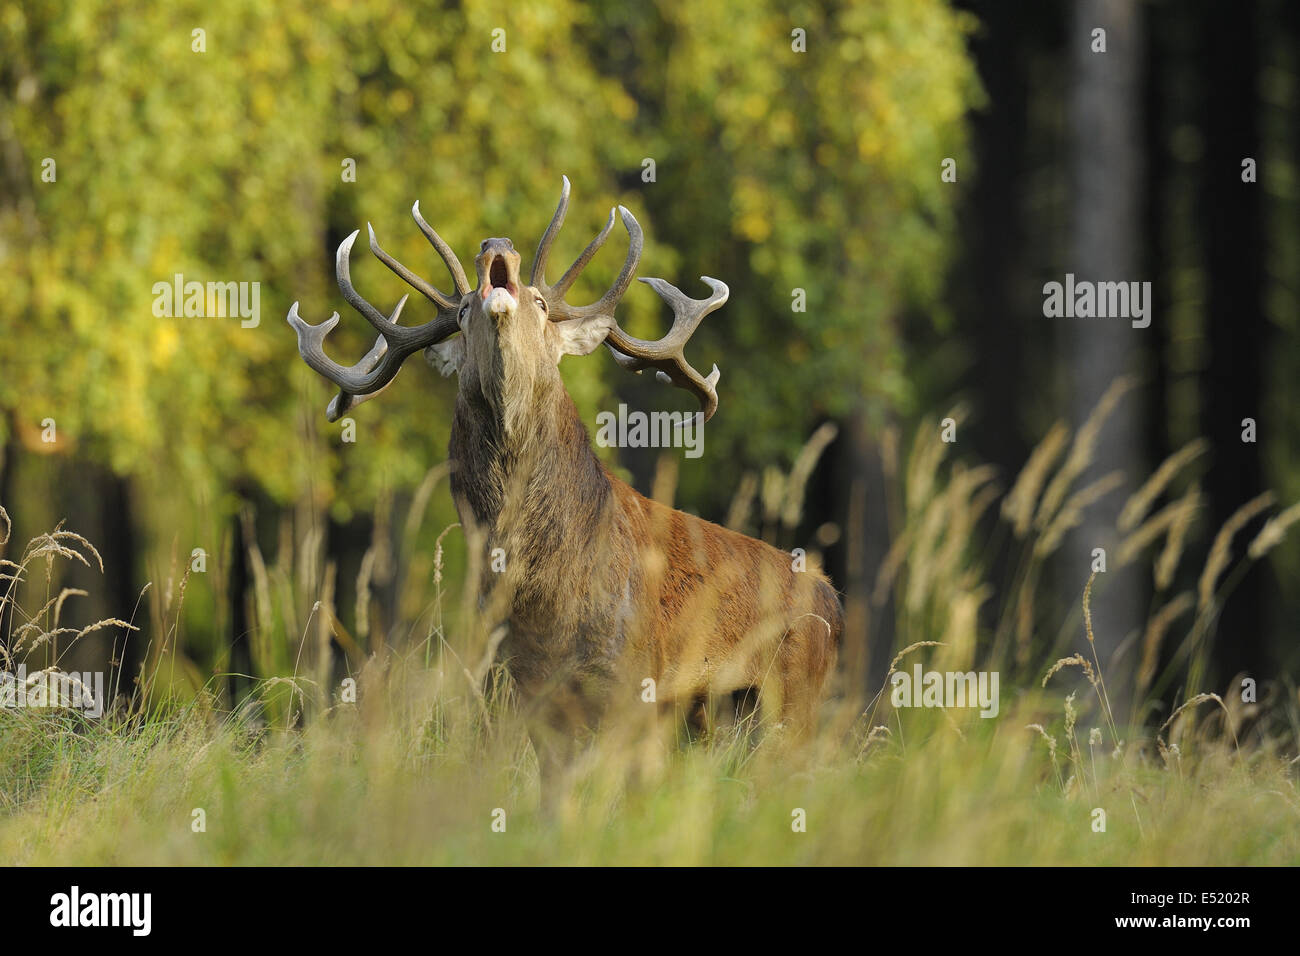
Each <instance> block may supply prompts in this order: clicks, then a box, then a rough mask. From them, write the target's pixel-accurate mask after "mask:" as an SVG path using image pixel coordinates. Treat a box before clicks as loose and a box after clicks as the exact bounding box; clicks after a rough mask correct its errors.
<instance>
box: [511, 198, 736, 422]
mask: <svg viewBox="0 0 1300 956" xmlns="http://www.w3.org/2000/svg"><path fill="white" fill-rule="evenodd" d="M563 180H564V185H563V187H562V188H561V190H560V203H559V205H558V206H557V207H556V209H555V215H554V216H553V217H551V222H550V225H548V226H547V227H546V232H544V233H543V234H542V239H541V241H540V242H539V243H538V244H537V255H536V256H535V257H534V260H533V271H532V276H531V278H530V280H529V283H530V284H531V285H532V286H534V287H535V288H536V289H538V291H540V292H541V293H542V295H543V296H544V297H545V299H546V301H547V307H548V311H549V314H550V318H551V321H552V322H562V321H565V320H567V319H575V318H581V319H594V318H598V317H602V316H604V317H607V318H608V319H609V321H610V323H611V325H612V328H611V329H610V331H609V335H608V337H607V338H606V339H605V345H606V347H608V348H609V350H610V352H611V353H612V354H613V356H614V359H615V361H617V362H618V364H619V365H621V366H622V367H623V368H625V369H628V370H629V371H633V372H640V371H641V370H642V369H646V368H653V369H655V370H656V371H655V377H656V378H657V379H659V381H661V382H664V383H665V384H671V385H676V386H677V387H678V388H683V389H686V390H687V391H688V392H691V393H692V394H693V395H695V396H696V397H697V398H698V399H699V400H700V406H701V409H702V411H701V414H702V415H703V417H704V420H705V421H708V420H709V419H710V418H712V417H713V413H714V412H716V411H717V410H718V393H717V391H716V386H717V384H718V378H719V377H720V376H721V372H719V371H718V367H717V366H716V365H714V366H713V371H712V372H710V373H709V375H708V376H707V377H706V376H704V375H701V374H700V373H699V372H697V371H696V370H695V369H694V368H692V367H691V364H690V363H689V362H687V361H686V355H685V347H686V343H687V342H688V341H689V340H690V337H691V336H692V335H693V334H694V332H695V330H696V328H697V327H698V326H699V324H700V321H701V320H702V319H703V318H704V317H705V316H706V315H708V314H709V313H710V312H712V311H714V310H715V309H717V308H719V307H720V306H722V304H723V303H725V302H726V301H727V295H728V289H727V286H726V284H725V283H722V282H719V281H718V280H717V279H710V278H709V277H708V276H704V277H703V279H704V281H705V282H706V283H708V284H709V286H710V287H711V288H712V289H713V294H712V295H711V296H709V298H707V299H692V298H690V297H689V296H687V295H685V294H683V293H682V291H681V290H680V289H678V288H676V287H675V286H673V285H670V284H669V283H667V282H665V281H664V280H663V279H642V280H641V281H642V282H645V283H648V284H650V285H651V286H653V287H654V289H655V291H656V292H658V293H659V295H660V296H661V297H663V299H664V300H665V301H666V302H667V303H668V304H669V305H670V306H671V307H672V309H673V326H672V328H671V329H669V331H668V334H667V335H665V336H664V337H663V338H662V339H658V340H657V341H653V342H651V341H646V340H645V339H638V338H634V337H633V336H630V335H628V334H627V333H626V332H624V331H623V330H622V329H621V328H619V325H618V322H617V320H616V319H615V318H614V310H615V309H616V308H617V307H618V304H619V302H620V301H621V300H622V298H623V295H624V293H626V292H627V289H628V286H630V285H631V284H632V278H633V276H634V275H635V273H636V267H637V265H638V263H639V262H640V260H641V249H642V246H643V245H644V236H643V234H642V232H641V225H640V223H638V222H637V221H636V217H635V216H633V215H632V213H631V212H629V211H628V210H627V209H626V208H625V207H623V206H619V207H618V210H617V211H618V213H619V215H620V216H621V217H622V219H623V225H624V227H625V228H626V229H627V233H628V250H627V259H626V260H625V261H624V263H623V269H622V271H620V272H619V274H618V278H617V279H615V280H614V284H613V285H612V286H611V287H610V288H609V290H608V291H607V292H606V293H605V294H604V295H602V296H601V297H600V298H599V299H598V300H597V301H595V302H593V303H592V304H591V305H583V306H575V305H570V304H569V303H567V302H565V301H564V296H565V293H567V292H568V291H569V289H570V287H571V286H572V285H573V283H574V281H575V280H576V279H577V278H578V276H579V275H580V274H581V273H582V270H583V269H585V268H586V267H587V263H589V262H590V261H591V259H592V257H593V256H594V255H595V254H596V253H597V252H598V251H599V250H600V248H601V246H603V245H604V244H605V240H606V239H608V238H609V233H610V230H611V229H613V228H614V212H615V211H614V210H612V209H611V210H610V213H609V221H608V222H606V223H605V228H604V229H602V230H601V231H600V234H599V235H597V236H596V238H595V239H593V240H591V242H590V243H588V244H587V248H586V249H584V250H582V254H581V255H580V256H578V258H577V259H575V260H574V261H573V265H571V266H569V268H568V269H566V270H565V272H564V275H563V276H561V277H560V281H559V282H557V283H556V284H555V285H553V286H551V285H547V284H546V261H547V259H548V258H549V256H550V252H551V243H552V242H554V241H555V237H556V235H557V234H558V233H559V231H560V227H561V226H562V225H564V215H565V213H566V212H568V209H569V178H568V177H567V176H565V177H563Z"/></svg>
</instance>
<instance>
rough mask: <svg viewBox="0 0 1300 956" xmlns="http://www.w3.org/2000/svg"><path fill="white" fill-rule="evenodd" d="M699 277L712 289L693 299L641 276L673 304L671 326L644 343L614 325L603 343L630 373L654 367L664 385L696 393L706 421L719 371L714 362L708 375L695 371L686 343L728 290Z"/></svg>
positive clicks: (715, 397) (710, 414)
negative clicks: (655, 338)
mask: <svg viewBox="0 0 1300 956" xmlns="http://www.w3.org/2000/svg"><path fill="white" fill-rule="evenodd" d="M700 278H701V279H703V280H704V281H705V282H706V283H707V284H708V286H709V288H711V289H712V290H713V295H711V296H709V297H708V298H707V299H692V298H691V297H690V296H688V295H686V294H685V293H684V292H682V290H681V289H679V288H677V287H676V286H675V285H671V284H669V283H667V282H665V281H664V280H663V279H642V280H641V281H642V282H644V283H646V284H648V285H651V286H653V287H654V290H655V291H656V292H658V293H659V295H660V296H661V297H662V298H663V299H664V301H665V302H667V303H668V304H669V305H670V306H671V307H672V310H673V327H672V328H671V329H669V330H668V334H667V335H665V336H664V337H663V338H662V339H659V340H657V341H654V342H647V341H646V340H645V339H638V338H634V337H632V336H630V335H628V334H627V333H626V332H624V331H623V330H622V329H621V328H619V327H618V326H617V325H615V326H614V327H613V328H612V329H610V330H609V337H608V338H606V339H605V345H606V347H608V349H609V351H610V353H611V354H612V355H613V356H614V360H615V361H616V362H618V364H619V365H621V366H623V368H625V369H628V370H629V371H632V372H640V371H641V370H642V369H644V368H653V369H655V378H657V379H658V380H659V381H661V382H663V383H664V384H665V385H676V386H677V387H678V388H684V389H686V391H688V392H690V393H691V394H693V395H694V396H696V397H697V398H698V399H699V400H700V407H701V412H700V414H702V415H703V416H704V421H706V422H707V421H708V420H709V419H710V418H712V417H713V413H714V412H716V411H717V410H718V392H717V385H718V379H719V378H720V377H721V376H722V372H721V371H719V370H718V366H717V365H716V364H715V365H714V366H713V371H712V372H710V373H709V374H708V375H707V376H705V375H701V374H700V373H699V372H697V371H696V370H695V368H694V367H693V366H692V365H691V363H690V362H688V361H686V354H685V350H686V343H687V342H689V341H690V338H691V336H692V335H694V334H695V330H696V329H697V328H698V327H699V324H700V322H701V320H703V318H704V317H705V316H706V315H708V314H709V313H710V312H712V311H714V310H715V309H719V308H721V307H722V306H723V304H724V303H726V301H727V296H728V295H729V294H730V290H729V289H728V288H727V284H726V283H725V282H719V281H718V280H717V279H711V278H709V277H708V276H700Z"/></svg>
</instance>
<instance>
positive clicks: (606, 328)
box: [288, 177, 727, 421]
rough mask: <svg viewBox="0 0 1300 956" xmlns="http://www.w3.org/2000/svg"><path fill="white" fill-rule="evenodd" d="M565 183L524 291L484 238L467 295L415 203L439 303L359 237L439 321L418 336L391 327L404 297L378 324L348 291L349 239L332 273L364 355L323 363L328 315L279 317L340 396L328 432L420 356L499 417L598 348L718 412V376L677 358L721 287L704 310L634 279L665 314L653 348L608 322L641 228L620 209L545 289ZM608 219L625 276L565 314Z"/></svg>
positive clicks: (513, 257) (334, 320)
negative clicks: (444, 283) (316, 320)
mask: <svg viewBox="0 0 1300 956" xmlns="http://www.w3.org/2000/svg"><path fill="white" fill-rule="evenodd" d="M563 183H564V184H563V188H562V190H561V194H560V203H559V206H558V207H557V208H556V210H555V215H554V217H552V219H551V222H550V225H549V226H547V228H546V232H545V233H544V234H543V235H542V238H541V241H540V242H539V243H538V247H537V254H536V255H535V256H534V258H533V266H532V272H531V275H530V277H529V281H528V284H527V285H525V284H524V283H523V281H522V279H521V277H520V257H519V253H518V252H516V251H515V248H514V244H513V243H512V242H511V241H510V240H509V239H503V238H494V239H485V240H484V241H483V243H482V244H481V246H480V248H479V254H478V256H477V257H476V258H475V260H474V265H475V268H476V271H477V275H478V285H477V286H476V287H474V288H473V289H471V288H470V286H469V281H468V280H467V279H466V277H465V271H464V270H463V269H462V268H461V265H460V262H459V261H458V260H457V258H456V255H455V253H454V252H452V250H451V248H450V247H449V246H448V245H447V243H445V242H444V241H443V240H442V238H441V237H440V236H439V235H438V234H437V233H436V232H434V230H433V229H432V227H430V226H429V224H428V223H427V222H425V221H424V218H423V217H422V216H421V215H420V204H419V203H418V202H417V203H416V204H415V205H414V206H412V208H411V215H412V216H413V217H414V219H415V222H416V225H418V226H419V228H420V231H421V232H423V233H424V235H425V238H427V239H428V240H429V243H430V244H431V245H432V246H433V248H434V249H435V250H436V251H437V252H438V255H439V256H440V257H441V258H442V261H443V263H444V264H445V265H446V266H447V269H448V271H449V272H450V273H451V278H452V281H453V283H454V284H455V292H454V293H453V294H452V295H446V294H444V293H442V292H440V291H439V290H438V289H436V288H434V287H433V285H432V284H430V283H429V282H427V281H425V280H424V279H422V278H420V277H419V276H417V275H415V274H414V273H413V272H411V271H410V270H409V269H407V268H406V267H405V266H404V265H402V264H401V263H400V262H398V261H397V260H396V259H394V258H393V257H392V256H390V255H389V254H388V253H386V252H385V251H384V250H383V249H382V248H380V246H379V243H378V241H377V240H376V238H375V232H374V229H373V228H369V226H368V227H367V228H368V230H369V234H370V251H371V252H372V253H374V255H375V256H376V257H377V258H378V259H379V260H380V261H381V262H382V263H384V265H386V266H387V267H388V268H389V269H391V270H392V271H393V272H394V273H396V274H397V275H398V276H399V277H401V278H402V280H403V281H405V282H406V283H407V284H408V285H410V286H411V287H412V288H414V289H415V290H416V291H417V292H419V293H420V294H421V295H423V296H424V297H425V298H426V299H428V300H429V301H430V302H431V303H432V304H433V305H434V307H435V308H436V309H437V315H436V316H435V317H434V318H433V319H432V320H431V321H429V322H426V323H425V324H423V325H418V326H404V325H400V324H398V319H399V318H400V316H401V312H402V308H403V306H404V305H405V304H406V300H407V296H405V295H404V296H402V298H401V299H399V300H398V302H397V304H396V306H394V308H393V310H392V312H391V313H390V314H389V315H387V316H386V315H384V314H383V313H382V312H380V311H379V310H378V309H377V308H375V307H374V306H373V305H371V304H370V303H369V302H367V301H366V300H365V299H363V298H362V297H361V296H360V295H359V294H358V293H357V291H356V289H355V288H354V287H353V285H352V281H351V275H350V272H349V260H350V256H351V252H352V244H353V243H354V242H355V241H356V237H357V234H358V233H357V232H354V233H352V235H350V236H348V237H347V238H346V239H345V240H343V242H342V243H340V244H339V248H338V254H337V257H336V262H335V269H336V274H337V277H338V285H339V290H340V291H341V292H342V293H343V297H344V298H345V299H346V300H347V301H348V303H349V304H350V305H351V306H352V307H353V308H354V309H356V310H357V311H358V312H360V313H361V314H362V316H364V317H365V318H366V320H367V321H368V322H370V324H371V325H372V326H373V327H374V328H375V330H376V332H378V333H379V334H378V337H377V338H376V339H375V344H374V346H373V347H372V348H371V349H370V351H369V352H367V353H366V354H365V356H363V357H362V359H361V360H360V361H359V362H357V363H356V364H355V365H352V366H349V367H344V366H341V365H339V364H338V363H337V362H335V361H333V360H332V359H330V358H329V357H328V356H327V355H326V354H325V352H324V342H325V338H326V336H327V335H328V334H329V332H330V330H331V329H333V328H334V326H335V325H337V324H338V321H339V314H338V313H337V312H335V313H334V314H333V315H332V316H330V318H328V319H326V320H325V321H324V322H322V323H320V324H319V325H311V324H309V323H307V322H305V321H303V319H302V318H300V317H299V315H298V303H297V302H295V303H294V304H293V306H292V308H290V310H289V315H288V321H289V324H290V325H292V326H293V328H294V329H295V331H296V332H297V334H298V350H299V352H300V353H301V354H302V357H303V359H304V360H305V361H306V362H307V364H308V365H310V366H311V367H312V368H313V369H315V370H316V371H317V372H319V373H320V374H321V375H323V376H325V378H327V379H329V380H330V381H331V382H333V383H334V384H335V385H337V386H338V387H339V394H338V395H337V396H335V398H334V399H333V400H332V401H331V402H330V404H329V407H328V408H327V410H326V416H327V417H328V419H329V420H330V421H337V420H338V419H339V418H340V417H341V416H342V415H344V414H345V413H346V412H348V411H349V410H350V409H352V408H355V407H356V406H357V405H359V404H360V403H362V402H364V401H367V400H369V399H370V398H373V397H374V396H375V395H378V394H379V393H380V392H381V391H383V390H384V389H385V388H386V387H387V386H388V385H389V384H390V383H391V382H392V380H393V378H394V377H395V376H396V375H397V372H398V370H399V369H400V368H401V365H402V363H403V362H404V361H405V360H406V359H407V358H408V357H409V356H410V355H412V354H414V353H415V352H417V351H419V350H421V349H423V350H424V351H425V356H426V358H427V359H428V360H429V362H430V364H432V365H434V366H435V367H437V368H438V369H439V370H440V371H441V372H442V373H443V374H444V375H450V374H451V373H452V372H456V373H458V375H459V378H460V392H461V395H462V396H463V397H467V398H471V399H473V400H480V399H481V400H483V401H486V402H487V403H488V404H490V405H493V406H496V407H497V410H498V411H500V412H503V413H505V412H506V411H507V410H508V407H509V406H510V405H511V404H513V402H512V401H508V400H507V395H509V396H511V397H512V398H513V399H516V400H517V401H518V402H525V403H526V401H527V396H528V395H529V394H530V393H531V391H532V389H531V388H530V384H531V383H533V382H535V381H536V380H537V379H538V378H539V377H541V376H546V375H551V376H555V377H556V378H557V379H558V373H557V372H556V371H555V369H556V366H557V365H558V363H559V360H560V359H561V358H562V357H563V356H565V355H586V354H588V353H590V352H592V351H594V350H595V349H596V347H597V346H599V345H600V344H601V343H604V344H605V345H606V347H607V348H609V350H610V352H611V353H612V354H613V356H614V358H615V360H616V361H617V362H618V363H619V364H620V365H621V366H622V367H624V368H626V369H628V370H629V371H633V372H640V371H642V370H643V369H647V368H650V369H654V370H655V374H656V377H657V378H658V379H659V380H660V381H662V382H664V383H666V384H671V385H675V386H677V387H679V388H683V389H686V390H687V391H689V392H691V393H692V394H693V395H695V396H696V397H697V398H698V399H699V401H700V406H701V412H700V415H701V416H702V417H703V419H704V420H706V421H707V420H708V419H709V418H711V417H712V416H713V413H714V412H715V411H716V410H717V407H718V396H717V391H716V386H717V382H718V377H719V374H720V373H719V371H718V367H717V366H716V365H715V366H714V367H713V370H712V372H711V373H710V374H709V375H707V376H704V375H701V374H700V373H699V372H698V371H696V370H695V369H694V368H693V367H692V366H691V365H690V363H689V362H687V360H686V356H685V354H684V350H685V347H686V343H687V342H688V341H689V340H690V337H691V335H692V334H693V333H694V332H695V329H696V328H697V327H698V326H699V324H700V321H701V320H702V319H703V318H704V316H706V315H708V314H709V313H710V312H712V311H714V310H715V309H717V308H719V307H720V306H721V305H722V304H723V303H725V302H726V301H727V287H726V285H725V284H724V283H722V282H719V281H718V280H717V279H711V278H709V277H708V276H703V277H702V279H703V281H704V282H705V283H706V284H707V285H708V286H709V287H710V288H711V289H712V290H713V292H712V294H711V295H710V296H709V297H708V298H707V299H692V298H690V297H689V296H687V295H685V294H683V293H682V292H681V291H680V290H679V289H677V288H676V287H674V286H672V285H670V284H669V283H667V282H665V281H664V280H662V279H642V280H641V281H642V282H646V283H648V284H649V285H651V286H652V287H653V288H654V289H655V291H656V292H658V293H659V295H660V296H661V297H662V298H663V299H664V300H665V301H666V302H667V303H668V304H669V306H670V307H671V308H672V310H673V324H672V327H671V328H670V329H669V331H668V333H667V334H666V335H665V336H664V337H663V338H662V339H658V340H656V341H646V340H644V339H638V338H634V337H632V336H630V335H628V334H627V333H625V332H624V331H623V330H622V329H621V328H619V326H618V323H617V321H616V320H615V318H614V311H615V309H616V308H617V306H618V304H619V302H620V301H621V300H622V298H623V295H624V293H626V292H627V289H628V287H629V286H630V285H631V283H632V279H633V277H634V276H635V273H636V268H637V264H638V262H639V261H640V258H641V249H642V245H643V238H642V232H641V226H640V225H639V224H638V223H637V221H636V218H635V217H634V216H633V215H632V213H630V212H629V211H628V210H627V209H625V208H624V207H622V206H619V207H618V208H617V210H611V211H610V214H609V221H608V222H607V223H606V224H605V228H604V229H602V230H601V232H600V234H599V235H597V236H596V238H594V239H593V240H592V241H591V242H590V243H589V244H588V245H587V248H586V249H584V250H583V252H582V254H581V255H580V256H578V258H577V259H576V260H574V262H573V264H572V265H571V266H569V268H568V269H567V270H565V272H564V274H563V275H562V276H561V277H560V279H559V281H558V282H556V283H555V284H554V285H550V284H548V283H547V281H546V263H547V258H548V256H549V255H550V251H551V245H552V243H553V242H554V241H555V237H556V235H557V234H558V233H559V231H560V227H561V226H562V225H563V223H564V215H565V213H566V212H567V210H568V206H569V180H568V178H567V177H564V180H563ZM615 212H617V213H618V214H619V215H620V216H621V218H622V220H623V225H624V227H625V228H626V229H627V232H628V238H629V245H628V253H627V259H626V260H625V261H624V263H623V268H622V270H621V271H620V272H619V275H618V278H617V279H615V281H614V284H613V285H612V286H611V287H610V288H609V289H608V291H606V292H605V294H604V295H602V296H601V297H600V298H599V299H598V300H597V301H596V302H593V303H592V304H590V305H571V304H570V303H569V302H567V301H566V300H565V296H566V294H567V293H568V291H569V289H570V288H571V287H572V286H573V283H574V281H575V280H576V279H577V278H578V276H579V275H581V273H582V270H583V269H584V268H586V266H587V263H588V262H590V261H591V259H592V257H593V256H594V255H595V254H596V253H597V252H598V251H599V250H600V248H601V247H602V246H603V245H604V244H605V241H606V239H608V238H609V234H610V231H611V230H612V229H613V227H614V217H615ZM358 231H359V230H358ZM457 333H459V335H458V334H457ZM512 417H513V416H512Z"/></svg>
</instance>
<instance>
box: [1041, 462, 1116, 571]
mask: <svg viewBox="0 0 1300 956" xmlns="http://www.w3.org/2000/svg"><path fill="white" fill-rule="evenodd" d="M1122 484H1124V473H1123V472H1122V471H1112V472H1111V473H1110V474H1108V475H1105V476H1104V477H1101V478H1098V479H1097V480H1096V481H1094V482H1093V483H1092V484H1090V485H1086V486H1084V487H1083V488H1080V489H1079V490H1078V491H1076V492H1075V493H1074V494H1072V495H1071V496H1070V498H1069V500H1067V501H1066V502H1065V505H1064V506H1063V507H1062V508H1061V510H1060V511H1059V512H1058V513H1057V515H1056V518H1055V519H1054V520H1053V521H1052V523H1051V525H1050V526H1049V527H1048V528H1047V530H1046V532H1044V534H1043V536H1042V537H1041V538H1039V540H1038V543H1037V544H1036V545H1034V553H1035V554H1037V555H1039V556H1040V557H1041V556H1044V555H1048V554H1051V553H1052V552H1053V551H1055V550H1056V549H1057V547H1058V546H1059V545H1060V543H1061V540H1062V539H1063V538H1064V537H1065V534H1066V532H1067V531H1069V530H1070V529H1071V528H1075V527H1078V525H1079V523H1080V522H1081V521H1082V520H1083V511H1084V509H1085V508H1087V507H1089V506H1090V505H1093V504H1095V503H1096V502H1097V501H1099V500H1101V499H1102V498H1104V497H1105V496H1106V495H1108V494H1110V493H1111V492H1112V491H1114V490H1115V489H1116V488H1118V487H1119V486H1120V485H1122Z"/></svg>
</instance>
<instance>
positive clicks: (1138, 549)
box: [1115, 488, 1203, 567]
mask: <svg viewBox="0 0 1300 956" xmlns="http://www.w3.org/2000/svg"><path fill="white" fill-rule="evenodd" d="M1202 502H1203V498H1202V496H1201V494H1200V490H1199V489H1198V488H1193V489H1191V490H1189V491H1188V492H1187V494H1185V495H1183V497H1181V498H1179V499H1178V500H1176V501H1171V502H1170V503H1169V504H1167V505H1165V506H1164V507H1163V508H1161V509H1160V510H1159V511H1157V512H1156V513H1155V514H1154V515H1152V516H1151V517H1150V518H1149V519H1147V521H1146V522H1144V523H1143V524H1142V526H1141V527H1140V528H1138V529H1137V530H1136V531H1134V532H1133V533H1132V534H1130V535H1129V536H1128V537H1127V538H1125V539H1124V540H1123V541H1122V542H1120V546H1119V549H1118V550H1117V551H1116V552H1115V560H1116V562H1117V563H1116V566H1117V567H1123V566H1124V565H1126V564H1128V563H1129V562H1130V561H1132V560H1133V559H1134V558H1136V557H1137V556H1138V555H1139V554H1141V553H1142V551H1144V550H1145V549H1146V548H1147V547H1148V546H1150V545H1151V544H1152V543H1153V542H1155V541H1156V540H1158V539H1159V538H1160V536H1161V535H1163V534H1166V533H1172V531H1173V527H1174V525H1175V524H1177V523H1179V522H1183V523H1184V524H1186V523H1188V522H1190V520H1191V515H1192V514H1194V513H1195V512H1196V509H1197V508H1199V507H1200V506H1201V504H1202Z"/></svg>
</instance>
